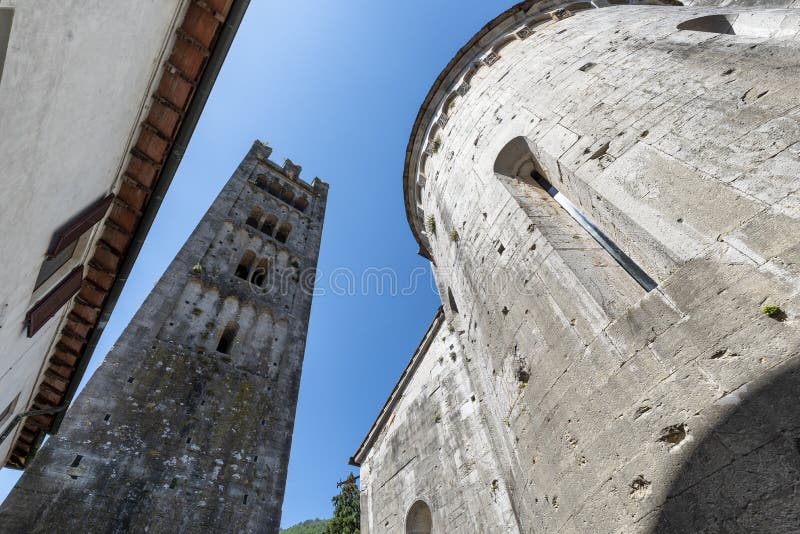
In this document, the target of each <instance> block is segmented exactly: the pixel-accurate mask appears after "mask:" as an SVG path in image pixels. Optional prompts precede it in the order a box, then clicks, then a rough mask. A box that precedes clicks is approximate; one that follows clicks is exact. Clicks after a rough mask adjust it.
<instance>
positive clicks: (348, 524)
mask: <svg viewBox="0 0 800 534" xmlns="http://www.w3.org/2000/svg"><path fill="white" fill-rule="evenodd" d="M337 486H338V487H340V488H341V492H340V493H339V495H334V497H333V498H332V499H331V501H332V502H333V518H332V519H330V520H329V523H328V526H326V527H325V531H324V532H323V534H358V533H359V531H360V528H361V503H360V497H359V494H358V484H356V477H355V476H353V473H350V476H348V477H347V479H346V480H343V481H340V482H339V483H338V484H337Z"/></svg>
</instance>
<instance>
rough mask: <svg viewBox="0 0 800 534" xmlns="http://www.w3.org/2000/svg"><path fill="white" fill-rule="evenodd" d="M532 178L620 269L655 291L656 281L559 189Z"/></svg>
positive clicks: (543, 179)
mask: <svg viewBox="0 0 800 534" xmlns="http://www.w3.org/2000/svg"><path fill="white" fill-rule="evenodd" d="M531 178H533V179H534V180H536V183H538V184H539V185H540V186H541V187H542V189H544V190H545V191H547V194H548V195H550V196H551V197H553V200H555V201H556V202H558V204H559V205H560V206H561V207H562V208H564V211H566V212H567V213H569V214H570V216H571V217H572V218H573V219H575V221H576V222H577V223H578V224H580V225H581V226H582V227H583V229H584V230H586V231H587V232H588V233H589V235H590V236H592V238H593V239H594V240H595V241H597V243H598V244H599V245H600V246H601V247H603V248H604V249H605V251H606V252H608V253H609V254H610V255H611V257H612V258H614V260H615V261H616V262H617V263H619V265H620V267H622V268H623V269H625V272H627V273H628V274H629V275H631V277H632V278H633V279H634V280H636V282H637V283H638V284H639V285H640V286H642V288H643V289H644V290H645V291H652V290H653V289H655V288H656V287H657V286H658V284H656V282H655V280H653V279H652V278H650V276H649V275H648V274H647V273H646V272H644V271H643V270H642V268H641V267H639V266H638V265H637V264H636V262H634V261H633V260H632V259H631V258H630V257H629V256H628V255H627V254H625V253H624V252H622V250H621V249H620V248H619V247H618V246H617V245H616V243H614V242H613V241H611V239H610V238H609V237H608V236H607V235H606V234H604V233H603V231H602V230H600V229H599V228H598V227H597V226H595V225H594V224H593V223H592V222H591V221H590V220H589V219H587V218H586V217H585V216H584V215H583V213H581V212H580V210H579V209H578V208H576V207H575V205H574V204H573V203H572V202H570V200H569V199H568V198H567V197H565V196H564V195H562V194H561V193H559V191H558V189H556V188H555V187H553V185H552V184H551V183H550V182H548V181H547V179H546V178H545V177H544V176H542V175H541V174H539V173H538V172H536V171H533V172H532V173H531Z"/></svg>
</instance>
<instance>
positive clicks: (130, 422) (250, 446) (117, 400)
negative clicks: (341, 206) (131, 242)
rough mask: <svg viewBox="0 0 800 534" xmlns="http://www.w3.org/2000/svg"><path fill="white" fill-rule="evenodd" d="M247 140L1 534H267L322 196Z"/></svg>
mask: <svg viewBox="0 0 800 534" xmlns="http://www.w3.org/2000/svg"><path fill="white" fill-rule="evenodd" d="M271 152H272V150H271V149H270V148H269V147H267V146H266V145H264V144H262V143H260V142H258V141H256V142H255V143H254V144H253V146H252V148H251V149H250V151H249V152H248V154H247V156H246V157H245V158H244V160H243V161H242V163H241V164H240V165H239V167H238V168H237V169H236V171H235V172H234V173H233V176H232V177H231V178H230V180H229V181H228V183H227V185H225V187H224V188H223V190H222V191H221V192H220V194H219V196H218V197H217V198H216V200H215V201H214V203H213V204H212V205H211V207H210V208H209V210H208V211H207V212H206V214H205V216H204V217H203V219H202V220H201V221H200V223H199V224H198V226H197V227H196V228H195V230H194V232H193V233H192V235H191V236H190V237H189V239H188V240H187V241H186V243H185V244H184V245H183V248H182V249H181V250H180V252H179V253H178V254H177V256H176V257H175V259H174V260H173V261H172V263H171V264H170V266H169V267H168V269H167V270H166V272H165V273H164V275H163V276H162V277H161V279H160V280H159V281H158V283H157V284H156V286H155V287H154V289H153V291H152V292H151V293H150V295H149V296H148V297H147V299H146V300H145V302H144V304H143V305H142V307H141V308H140V309H139V310H138V312H137V313H136V315H135V316H134V318H133V320H132V321H131V323H130V324H129V325H128V327H127V328H126V329H125V331H124V332H123V334H122V335H121V336H120V338H119V340H118V341H117V343H116V344H115V345H114V347H113V348H112V349H111V351H110V352H109V354H108V355H107V356H106V358H105V361H104V362H103V363H102V365H101V366H100V367H99V368H98V370H97V372H96V373H95V374H94V376H93V377H92V379H91V380H90V381H89V383H88V385H87V386H86V388H85V389H84V390H83V391H82V392H81V394H80V395H79V396H78V398H77V400H76V401H75V403H74V404H73V405H72V407H71V408H70V409H69V411H68V412H67V415H66V416H65V420H64V423H63V425H62V427H61V431H60V432H59V434H57V435H55V436H52V437H51V438H50V440H49V441H48V442H47V443H45V445H44V446H43V447H42V449H41V451H40V452H39V454H38V455H37V457H36V458H35V459H34V461H33V462H32V463H31V465H30V466H29V467H28V468H27V470H26V472H25V473H24V474H23V476H22V478H21V479H20V481H19V482H18V484H17V486H16V487H15V488H14V490H13V491H12V493H11V494H10V495H9V497H8V499H7V500H6V501H5V503H4V504H3V506H2V507H1V508H0V531H2V532H40V531H50V530H52V529H53V528H57V529H58V530H62V531H74V532H149V533H155V532H164V533H167V532H169V533H173V532H202V531H206V532H278V528H279V525H280V516H281V505H282V502H283V493H284V486H285V482H286V470H287V465H288V461H289V450H290V446H291V439H292V429H293V426H294V416H295V408H296V404H297V395H298V390H299V385H300V373H301V368H302V363H303V353H304V349H305V339H306V331H307V329H308V319H309V313H310V309H311V299H312V293H313V291H312V290H313V286H314V273H315V270H316V264H317V256H318V254H319V246H320V238H321V233H322V224H323V219H324V215H325V204H326V199H327V191H328V184H326V183H324V182H322V181H321V180H319V179H318V178H315V179H314V180H313V181H312V182H311V183H310V184H309V183H306V182H304V181H303V180H301V179H300V171H301V168H300V167H299V166H297V165H295V164H293V163H292V162H291V161H289V160H286V162H285V163H284V164H283V166H279V165H276V164H275V163H273V162H272V161H270V160H269V157H270V154H271Z"/></svg>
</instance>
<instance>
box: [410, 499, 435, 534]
mask: <svg viewBox="0 0 800 534" xmlns="http://www.w3.org/2000/svg"><path fill="white" fill-rule="evenodd" d="M432 531H433V516H432V515H431V509H430V508H429V507H428V505H427V504H425V502H424V501H417V502H415V503H414V504H412V505H411V508H409V510H408V514H407V515H406V534H431V532H432Z"/></svg>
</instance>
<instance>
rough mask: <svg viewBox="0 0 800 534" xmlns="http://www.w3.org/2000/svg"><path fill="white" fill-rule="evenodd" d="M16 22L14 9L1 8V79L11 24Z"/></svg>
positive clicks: (0, 77)
mask: <svg viewBox="0 0 800 534" xmlns="http://www.w3.org/2000/svg"><path fill="white" fill-rule="evenodd" d="M13 20H14V9H13V8H10V7H0V79H2V78H3V65H4V64H5V62H6V51H7V50H8V40H9V37H11V23H12V21H13Z"/></svg>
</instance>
